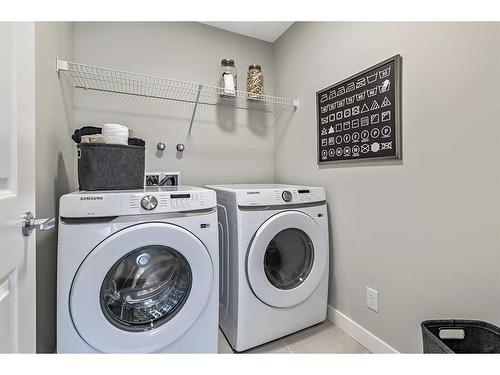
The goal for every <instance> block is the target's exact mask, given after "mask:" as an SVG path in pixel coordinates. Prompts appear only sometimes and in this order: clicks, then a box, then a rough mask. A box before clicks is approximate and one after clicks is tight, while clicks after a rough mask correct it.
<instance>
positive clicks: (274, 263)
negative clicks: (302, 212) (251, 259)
mask: <svg viewBox="0 0 500 375" xmlns="http://www.w3.org/2000/svg"><path fill="white" fill-rule="evenodd" d="M313 261H314V246H313V243H312V241H311V239H310V238H309V236H308V235H307V234H306V233H304V232H303V231H302V230H300V229H297V228H288V229H285V230H282V231H281V232H279V233H278V234H276V235H275V236H274V237H273V239H272V240H271V241H270V242H269V244H268V245H267V248H266V252H265V255H264V272H265V274H266V277H267V279H268V280H269V282H270V283H271V284H272V285H274V286H275V287H276V288H279V289H283V290H288V289H293V288H296V287H297V286H299V285H300V284H302V283H303V282H304V280H305V279H306V278H307V276H308V275H309V273H310V272H311V268H312V265H313Z"/></svg>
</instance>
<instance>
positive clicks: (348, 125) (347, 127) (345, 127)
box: [344, 121, 351, 130]
mask: <svg viewBox="0 0 500 375" xmlns="http://www.w3.org/2000/svg"><path fill="white" fill-rule="evenodd" d="M350 128H351V122H350V121H346V122H344V130H349V129H350Z"/></svg>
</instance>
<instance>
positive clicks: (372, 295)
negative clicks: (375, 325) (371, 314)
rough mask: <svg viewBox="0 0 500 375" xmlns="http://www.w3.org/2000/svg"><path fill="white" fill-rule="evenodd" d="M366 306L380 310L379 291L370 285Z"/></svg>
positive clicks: (376, 310)
mask: <svg viewBox="0 0 500 375" xmlns="http://www.w3.org/2000/svg"><path fill="white" fill-rule="evenodd" d="M366 306H367V307H368V308H369V309H371V310H373V311H375V312H378V291H376V290H375V289H372V288H370V287H366Z"/></svg>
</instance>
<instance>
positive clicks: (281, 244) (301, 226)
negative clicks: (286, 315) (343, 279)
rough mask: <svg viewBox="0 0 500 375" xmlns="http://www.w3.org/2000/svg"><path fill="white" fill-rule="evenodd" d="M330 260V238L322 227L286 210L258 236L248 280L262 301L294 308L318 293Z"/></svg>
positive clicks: (270, 221) (259, 232)
mask: <svg viewBox="0 0 500 375" xmlns="http://www.w3.org/2000/svg"><path fill="white" fill-rule="evenodd" d="M327 261H328V243H327V237H326V234H325V233H324V232H323V230H322V229H321V227H320V225H319V224H318V223H317V222H316V221H314V219H312V218H311V217H310V216H308V215H306V214H304V213H302V212H299V211H293V210H290V211H284V212H281V213H279V214H276V215H274V216H272V217H271V218H269V219H268V220H267V221H266V222H264V224H262V225H261V226H260V227H259V229H258V230H257V232H256V233H255V236H254V238H253V240H252V242H251V244H250V249H249V251H248V258H247V276H248V281H249V282H250V287H251V288H252V290H253V292H254V293H255V295H256V296H257V297H258V298H259V299H260V300H261V301H262V302H264V303H266V304H268V305H270V306H273V307H290V306H294V305H297V304H299V303H301V302H302V301H304V300H306V299H307V298H308V297H309V296H311V294H313V293H314V291H315V290H316V288H317V286H318V285H319V282H320V281H321V278H322V277H323V274H324V272H325V267H326V263H327Z"/></svg>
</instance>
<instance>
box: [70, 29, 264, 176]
mask: <svg viewBox="0 0 500 375" xmlns="http://www.w3.org/2000/svg"><path fill="white" fill-rule="evenodd" d="M73 41H74V54H73V58H74V61H75V62H79V63H85V64H92V65H98V66H104V67H111V68H115V69H122V70H127V71H132V72H139V73H143V74H152V75H161V76H165V77H168V78H172V79H177V80H183V81H191V82H197V83H203V84H207V85H217V83H218V81H217V80H218V76H219V66H220V59H221V58H224V57H231V58H234V59H235V61H236V65H237V68H238V73H239V74H238V82H239V88H240V89H243V90H244V89H245V83H246V72H247V69H248V65H249V64H251V63H259V64H261V65H262V67H263V70H264V73H265V79H266V82H265V84H266V86H265V90H266V93H268V94H272V87H273V75H272V72H273V60H272V45H271V44H270V43H267V42H263V41H259V40H257V39H252V38H247V37H244V36H241V35H237V34H233V33H230V32H226V31H222V30H219V29H216V28H213V27H210V26H206V25H202V24H199V23H188V22H184V23H176V22H162V23H154V22H152V23H140V22H131V23H107V22H104V23H75V24H74V40H73ZM74 103H75V107H74V126H75V127H81V126H83V125H102V124H103V123H105V122H115V123H121V124H124V125H127V126H129V127H130V128H133V129H134V130H135V131H136V133H137V134H138V136H140V137H142V138H144V139H145V140H146V142H147V149H146V170H149V171H177V170H178V171H181V172H182V178H183V183H187V184H192V185H204V184H208V183H227V182H251V181H263V182H266V181H272V179H273V131H272V118H271V117H270V116H268V115H267V116H266V115H263V114H262V113H256V112H247V111H241V110H231V109H224V108H221V107H217V108H215V107H206V106H200V107H198V112H197V113H196V117H195V122H194V125H193V131H192V134H191V136H190V137H188V136H187V133H188V128H189V122H190V119H191V115H192V107H193V106H192V105H184V104H172V103H171V102H167V103H159V102H158V103H151V101H150V100H147V101H144V100H141V99H134V100H130V99H129V98H119V97H116V96H112V97H110V96H107V95H86V94H82V95H78V96H77V97H76V98H75V101H74ZM159 141H163V142H165V143H166V144H167V148H168V149H167V151H166V152H165V153H163V154H157V152H156V144H157V142H159ZM177 143H184V144H185V145H186V151H185V152H184V154H183V155H180V154H178V153H177V152H176V151H175V145H176V144H177Z"/></svg>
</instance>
